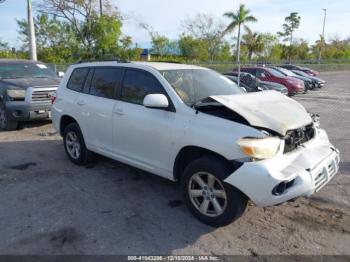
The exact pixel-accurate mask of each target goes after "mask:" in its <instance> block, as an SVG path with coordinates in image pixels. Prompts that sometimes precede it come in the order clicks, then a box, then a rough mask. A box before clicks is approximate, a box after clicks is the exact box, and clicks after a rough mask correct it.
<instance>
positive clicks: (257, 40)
mask: <svg viewBox="0 0 350 262" xmlns="http://www.w3.org/2000/svg"><path fill="white" fill-rule="evenodd" d="M245 30H246V34H245V35H243V37H242V39H243V45H245V46H246V47H247V49H248V59H249V63H251V62H252V57H253V54H254V53H258V52H262V51H263V49H264V42H263V39H262V35H261V34H259V33H257V32H253V31H252V30H250V29H249V28H248V27H246V28H245Z"/></svg>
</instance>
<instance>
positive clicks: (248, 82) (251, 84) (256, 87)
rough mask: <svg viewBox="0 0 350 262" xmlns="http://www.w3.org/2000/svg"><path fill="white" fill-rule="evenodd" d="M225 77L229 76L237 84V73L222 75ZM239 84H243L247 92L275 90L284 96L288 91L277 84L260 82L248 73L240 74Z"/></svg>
mask: <svg viewBox="0 0 350 262" xmlns="http://www.w3.org/2000/svg"><path fill="white" fill-rule="evenodd" d="M224 75H225V76H229V77H230V78H231V79H232V80H234V81H235V83H237V82H238V73H237V72H227V73H224ZM240 82H241V83H244V85H245V88H246V89H247V91H248V92H259V91H263V90H275V91H277V92H280V93H282V94H284V95H288V89H287V88H286V87H285V86H283V85H281V84H278V83H273V82H267V81H262V80H260V79H258V78H256V77H255V76H253V75H252V74H249V73H244V72H242V73H241V79H240Z"/></svg>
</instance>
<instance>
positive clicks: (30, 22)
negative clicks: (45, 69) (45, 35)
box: [27, 0, 38, 61]
mask: <svg viewBox="0 0 350 262" xmlns="http://www.w3.org/2000/svg"><path fill="white" fill-rule="evenodd" d="M27 8H28V36H29V51H30V59H31V60H34V61H36V60H38V58H37V55H36V40H35V29H34V19H33V14H32V1H31V0H27Z"/></svg>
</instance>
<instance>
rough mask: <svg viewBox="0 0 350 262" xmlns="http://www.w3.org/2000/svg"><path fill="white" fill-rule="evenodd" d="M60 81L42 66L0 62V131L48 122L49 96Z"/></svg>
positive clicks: (39, 64) (35, 62) (38, 63)
mask: <svg viewBox="0 0 350 262" xmlns="http://www.w3.org/2000/svg"><path fill="white" fill-rule="evenodd" d="M59 82H60V80H59V78H58V77H57V76H56V73H55V72H54V71H53V70H52V69H50V67H49V66H47V65H46V64H44V63H41V62H37V61H29V60H9V59H0V130H13V129H16V128H17V126H18V122H22V121H29V120H35V119H49V118H51V94H52V93H53V92H55V91H56V89H57V87H58V84H59Z"/></svg>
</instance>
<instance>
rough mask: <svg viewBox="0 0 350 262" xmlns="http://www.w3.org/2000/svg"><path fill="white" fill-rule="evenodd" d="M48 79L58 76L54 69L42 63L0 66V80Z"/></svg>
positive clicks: (5, 64)
mask: <svg viewBox="0 0 350 262" xmlns="http://www.w3.org/2000/svg"><path fill="white" fill-rule="evenodd" d="M46 77H56V74H55V72H54V71H53V70H52V69H50V68H49V67H47V66H46V65H44V64H41V63H37V64H34V63H33V64H32V63H4V64H0V79H14V78H46Z"/></svg>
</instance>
